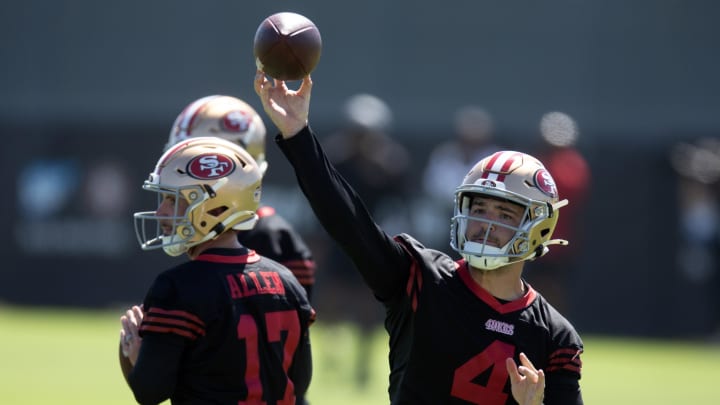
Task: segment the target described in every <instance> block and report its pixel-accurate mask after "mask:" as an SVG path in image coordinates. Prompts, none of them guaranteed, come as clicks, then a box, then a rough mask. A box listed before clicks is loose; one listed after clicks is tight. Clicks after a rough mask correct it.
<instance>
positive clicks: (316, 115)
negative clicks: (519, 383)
mask: <svg viewBox="0 0 720 405" xmlns="http://www.w3.org/2000/svg"><path fill="white" fill-rule="evenodd" d="M278 11H295V12H299V13H302V14H304V15H306V16H308V17H309V18H311V19H312V20H313V21H314V22H315V23H316V24H317V25H318V27H319V28H320V30H321V33H322V35H323V45H324V48H323V55H322V58H321V61H320V64H319V66H318V68H317V70H316V71H315V72H314V74H313V79H314V82H315V88H314V92H313V109H312V111H311V119H312V121H313V123H314V124H313V126H314V127H315V128H316V129H318V130H319V132H320V133H321V134H323V133H325V132H329V131H331V130H333V129H334V128H336V127H337V126H339V125H340V124H341V123H342V116H341V112H340V107H339V106H340V105H341V104H342V102H343V101H344V100H345V99H346V98H347V97H349V96H350V95H352V94H355V93H358V92H369V93H373V94H376V95H378V96H380V97H382V98H383V99H385V100H386V101H387V102H388V104H389V105H390V106H391V107H392V109H393V111H394V114H395V122H394V134H395V135H396V136H397V138H398V139H399V140H401V141H402V142H404V143H405V144H407V145H408V147H409V148H410V149H411V150H412V151H413V152H414V154H413V156H414V162H413V164H414V165H415V167H416V168H417V169H420V168H421V167H422V165H423V164H424V159H425V157H426V156H427V154H428V152H429V150H430V148H431V146H432V145H433V144H435V143H436V142H438V141H440V140H442V139H445V138H447V137H449V136H450V133H451V129H450V126H451V119H452V113H453V112H454V111H455V109H457V108H458V107H460V106H462V105H465V104H480V105H483V106H484V107H486V108H487V109H488V111H490V112H491V114H492V115H493V117H494V119H495V121H496V129H497V135H498V141H499V142H501V143H502V144H504V145H507V146H512V147H514V148H517V149H521V150H526V149H531V148H534V147H535V146H536V144H537V142H538V139H537V138H538V129H537V126H538V122H539V119H540V117H541V116H542V114H544V113H545V112H547V111H555V110H557V111H564V112H566V113H568V114H570V115H572V117H573V118H574V119H576V121H577V122H578V123H579V126H580V129H581V134H582V136H581V138H580V143H579V148H580V149H581V150H582V151H583V153H584V154H585V155H586V157H587V158H588V161H589V162H590V164H591V167H592V170H593V178H594V182H593V189H592V198H591V200H590V203H589V204H588V207H587V209H586V211H585V212H586V217H585V218H586V221H585V222H584V223H583V231H584V234H585V237H584V244H583V245H582V246H579V247H576V249H580V250H581V252H582V254H583V256H584V257H586V258H587V260H586V261H584V263H583V266H582V267H581V270H579V271H578V272H577V274H575V275H574V276H573V279H572V284H571V287H572V294H571V296H572V302H571V306H570V307H569V309H568V312H569V314H570V315H569V316H570V317H571V319H572V320H573V321H574V322H575V323H576V324H577V325H579V327H580V328H581V330H583V331H589V332H596V331H597V332H604V333H618V334H651V335H686V334H699V333H707V332H708V331H709V330H711V329H712V328H713V327H714V325H715V324H716V323H717V320H718V318H719V314H718V311H716V310H715V309H714V308H715V307H713V306H712V305H714V303H712V302H711V301H712V299H714V298H712V294H711V293H710V290H709V287H708V286H709V285H711V284H709V283H708V282H707V280H710V279H706V280H705V281H703V282H700V283H698V282H697V281H691V280H689V279H687V278H686V277H684V276H683V275H682V274H681V273H680V272H678V271H677V267H676V265H675V261H676V257H675V250H674V246H675V244H676V238H677V236H676V235H677V225H676V221H675V218H676V217H677V215H678V214H677V207H676V206H675V205H676V203H675V196H674V194H673V193H675V189H676V188H675V182H676V176H675V174H674V173H673V171H672V170H671V168H670V166H669V163H668V159H667V154H668V150H669V148H670V147H671V146H672V145H673V144H674V143H675V142H677V141H680V140H688V139H695V138H698V137H718V134H719V133H720V114H718V111H720V79H718V74H717V72H718V71H720V52H718V38H720V26H718V24H717V20H718V17H720V3H717V2H713V1H710V0H689V1H688V0H686V1H681V0H640V1H633V2H627V1H620V0H609V1H578V0H545V1H529V0H524V1H521V0H510V1H481V0H473V1H470V0H458V1H455V2H449V3H448V2H445V3H438V2H431V1H417V0H416V1H394V2H387V1H379V0H368V1H364V2H360V3H352V2H351V3H348V2H337V1H327V0H326V1H320V0H307V1H303V2H280V1H265V2H242V1H224V0H223V1H221V0H216V1H208V2H202V3H198V2H191V1H185V0H172V1H169V0H159V1H152V2H147V1H143V2H141V1H137V0H130V1H126V2H122V3H108V2H92V1H85V0H82V1H74V2H46V1H38V0H27V1H23V2H14V3H12V2H11V3H7V2H6V3H4V4H2V5H1V6H0V34H1V35H0V62H1V63H0V72H1V73H2V74H1V75H0V131H1V132H0V134H1V135H2V139H3V140H4V142H5V143H4V146H3V147H2V151H1V152H0V153H1V154H2V155H1V156H2V157H3V169H4V171H5V173H7V174H9V176H8V177H6V179H8V182H7V184H8V187H9V188H10V189H11V190H12V194H11V198H8V199H4V200H3V202H2V203H1V204H3V205H2V206H0V208H2V212H3V216H2V223H0V225H2V226H3V229H6V232H5V233H4V234H3V237H2V240H0V242H1V243H2V246H4V252H5V256H6V259H5V261H6V263H5V264H4V265H3V268H2V270H0V301H8V302H18V303H28V304H33V303H34V304H46V305H50V304H52V305H80V306H107V305H115V304H118V303H126V302H137V301H139V300H141V299H142V294H143V293H144V291H145V288H146V287H147V285H148V283H149V282H150V280H152V278H153V276H154V275H155V274H156V273H157V272H158V271H160V270H162V269H163V268H165V267H167V266H169V265H170V264H172V260H171V259H170V258H168V257H165V256H164V255H162V254H161V253H158V254H155V253H146V252H139V248H138V246H137V243H136V242H135V239H134V234H133V232H134V231H133V229H132V222H131V215H130V214H131V213H132V212H134V211H138V210H142V209H152V208H153V206H154V201H150V200H148V199H149V197H148V196H144V195H142V191H141V190H140V187H139V186H140V184H141V183H142V181H143V180H144V178H145V177H146V175H147V173H148V172H149V171H150V170H151V169H152V165H153V164H154V162H155V160H156V158H157V157H158V155H159V152H160V149H161V147H162V145H163V143H164V142H165V140H166V139H165V138H166V136H167V134H168V131H169V129H170V125H171V123H172V121H173V119H174V118H175V116H176V115H177V114H178V113H179V111H180V109H181V108H182V107H184V106H185V105H186V104H187V103H188V102H190V101H191V100H193V99H196V98H198V97H200V96H203V95H207V94H212V93H227V94H232V95H236V96H239V97H241V98H244V99H246V100H247V101H249V102H250V103H251V104H252V105H254V106H255V107H256V108H258V110H259V111H260V107H259V103H257V100H256V97H255V94H254V92H253V90H252V80H253V75H254V69H255V67H254V66H255V65H254V60H253V55H252V39H253V36H254V32H255V29H256V28H257V25H258V24H259V22H260V21H261V20H262V19H263V18H264V17H265V16H267V15H269V14H272V13H274V12H278ZM269 131H270V133H271V134H272V133H273V132H274V128H272V126H270V128H269ZM268 152H269V153H270V165H271V169H270V172H269V175H268V180H267V183H268V184H269V186H268V187H267V188H266V189H267V192H266V196H267V198H268V201H269V202H271V203H273V202H276V203H277V204H278V205H281V208H282V212H285V213H286V215H287V216H288V217H291V218H292V219H294V220H295V221H296V222H297V225H298V227H299V228H300V229H301V230H303V231H304V232H307V233H310V232H315V231H317V224H316V223H315V222H314V219H313V218H312V216H311V215H307V213H308V211H307V206H306V204H305V202H304V200H303V199H302V197H301V195H300V194H299V193H298V190H297V187H296V186H295V183H294V179H293V178H292V175H291V174H290V169H289V167H288V166H287V164H286V163H285V162H284V159H283V158H282V157H281V156H280V155H279V154H278V153H277V150H276V148H275V147H274V145H273V144H272V141H270V142H268ZM458 181H460V179H458ZM108 185H112V186H108ZM561 192H562V190H561ZM439 247H440V248H442V249H445V250H449V247H448V246H439ZM713 277H714V278H711V280H716V279H717V276H713ZM321 293H322V291H319V292H318V294H321ZM688 306H691V307H692V308H694V309H693V310H692V311H685V310H684V309H685V308H687V307H688ZM669 316H676V317H678V318H679V319H684V320H686V321H688V319H689V322H686V323H685V325H686V326H685V327H684V328H677V327H676V326H673V322H672V321H668V317H669Z"/></svg>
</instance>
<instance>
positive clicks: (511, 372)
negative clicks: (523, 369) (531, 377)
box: [505, 357, 523, 383]
mask: <svg viewBox="0 0 720 405" xmlns="http://www.w3.org/2000/svg"><path fill="white" fill-rule="evenodd" d="M505 368H506V369H507V372H508V376H510V382H512V383H518V382H520V381H521V380H522V379H523V376H521V375H520V373H519V372H518V368H517V364H515V360H513V359H512V357H508V358H507V359H506V360H505Z"/></svg>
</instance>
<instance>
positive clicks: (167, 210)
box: [155, 194, 188, 236]
mask: <svg viewBox="0 0 720 405" xmlns="http://www.w3.org/2000/svg"><path fill="white" fill-rule="evenodd" d="M187 207H188V203H187V201H186V200H185V199H184V198H180V199H176V198H175V195H173V194H164V195H163V199H162V202H161V203H160V205H159V206H158V208H157V210H156V211H155V215H157V216H159V217H168V219H161V220H160V227H161V228H162V231H163V234H164V235H166V236H167V235H170V234H171V233H172V231H173V227H174V225H175V223H174V221H173V219H172V218H173V217H177V216H180V215H184V214H185V210H187Z"/></svg>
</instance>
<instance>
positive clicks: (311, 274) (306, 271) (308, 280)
mask: <svg viewBox="0 0 720 405" xmlns="http://www.w3.org/2000/svg"><path fill="white" fill-rule="evenodd" d="M280 263H281V264H282V265H284V266H285V267H287V268H288V269H290V271H291V272H292V273H293V275H294V276H295V278H297V279H298V281H300V284H302V285H304V286H309V285H313V284H314V283H315V262H314V261H313V260H288V261H285V262H280Z"/></svg>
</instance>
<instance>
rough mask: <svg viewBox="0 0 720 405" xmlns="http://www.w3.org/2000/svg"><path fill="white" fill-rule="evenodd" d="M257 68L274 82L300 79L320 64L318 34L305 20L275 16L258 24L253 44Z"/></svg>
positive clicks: (288, 15) (289, 15) (320, 41)
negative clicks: (276, 80)
mask: <svg viewBox="0 0 720 405" xmlns="http://www.w3.org/2000/svg"><path fill="white" fill-rule="evenodd" d="M253 51H254V53H255V62H256V64H257V67H258V69H260V70H262V71H264V72H265V73H266V74H267V75H268V76H270V77H272V78H275V79H278V80H302V79H303V78H304V77H305V76H307V75H309V74H310V72H312V71H313V70H314V69H315V66H317V64H318V62H319V61H320V53H321V51H322V39H321V37H320V31H319V30H318V28H317V27H316V26H315V24H314V23H313V22H312V21H310V19H308V18H307V17H305V16H303V15H300V14H297V13H291V12H282V13H276V14H273V15H271V16H270V17H267V18H266V19H264V20H263V22H262V23H260V26H259V27H258V29H257V31H256V32H255V40H254V43H253Z"/></svg>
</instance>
